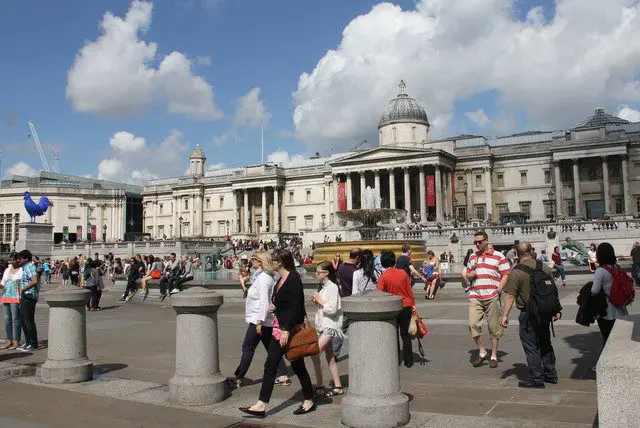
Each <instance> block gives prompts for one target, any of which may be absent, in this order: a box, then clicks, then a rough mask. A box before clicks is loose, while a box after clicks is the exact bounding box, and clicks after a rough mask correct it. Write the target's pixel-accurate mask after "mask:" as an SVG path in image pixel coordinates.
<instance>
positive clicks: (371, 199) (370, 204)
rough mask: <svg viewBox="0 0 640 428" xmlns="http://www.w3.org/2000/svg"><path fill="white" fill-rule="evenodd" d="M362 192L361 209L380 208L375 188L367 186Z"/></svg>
mask: <svg viewBox="0 0 640 428" xmlns="http://www.w3.org/2000/svg"><path fill="white" fill-rule="evenodd" d="M363 193H364V195H363V200H362V209H365V210H373V209H376V208H380V198H379V197H378V195H377V194H376V191H375V189H373V188H371V186H367V188H366V189H364V192H363Z"/></svg>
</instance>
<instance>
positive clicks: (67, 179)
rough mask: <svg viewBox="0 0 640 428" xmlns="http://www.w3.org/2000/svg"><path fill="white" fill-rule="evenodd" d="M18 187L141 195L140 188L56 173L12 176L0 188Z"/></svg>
mask: <svg viewBox="0 0 640 428" xmlns="http://www.w3.org/2000/svg"><path fill="white" fill-rule="evenodd" d="M18 185H26V186H28V187H47V186H48V187H73V188H84V189H104V190H123V191H125V192H126V193H133V194H138V195H141V194H142V186H136V185H133V184H127V183H120V182H116V181H106V180H99V179H97V178H91V177H80V176H77V175H68V174H60V173H58V172H51V171H40V172H38V173H37V174H36V175H34V176H31V177H29V176H26V175H13V176H11V177H9V178H7V179H5V180H2V183H1V185H0V187H3V188H9V187H14V186H18Z"/></svg>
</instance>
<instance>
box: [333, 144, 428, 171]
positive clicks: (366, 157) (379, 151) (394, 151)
mask: <svg viewBox="0 0 640 428" xmlns="http://www.w3.org/2000/svg"><path fill="white" fill-rule="evenodd" d="M438 152H439V151H438V150H432V149H411V148H390V147H377V148H375V149H371V150H364V151H362V152H358V153H353V154H350V155H347V156H345V157H342V158H340V159H336V160H335V161H333V162H331V163H330V165H331V166H332V167H336V166H347V165H353V164H354V163H358V164H366V163H367V162H372V163H374V162H381V161H392V160H398V159H415V158H416V157H428V156H437V155H438Z"/></svg>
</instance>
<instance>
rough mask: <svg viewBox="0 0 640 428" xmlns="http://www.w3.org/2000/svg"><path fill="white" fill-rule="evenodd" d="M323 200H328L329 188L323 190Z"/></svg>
mask: <svg viewBox="0 0 640 428" xmlns="http://www.w3.org/2000/svg"><path fill="white" fill-rule="evenodd" d="M322 200H323V201H326V200H327V188H326V187H323V188H322Z"/></svg>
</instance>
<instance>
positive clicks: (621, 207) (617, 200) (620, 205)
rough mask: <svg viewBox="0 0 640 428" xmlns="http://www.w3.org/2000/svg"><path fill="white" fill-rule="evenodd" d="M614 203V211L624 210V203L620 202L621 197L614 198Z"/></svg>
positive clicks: (620, 212) (621, 211) (619, 212)
mask: <svg viewBox="0 0 640 428" xmlns="http://www.w3.org/2000/svg"><path fill="white" fill-rule="evenodd" d="M614 204H615V213H616V214H622V213H623V212H624V204H623V203H622V198H615V199H614Z"/></svg>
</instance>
